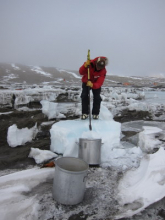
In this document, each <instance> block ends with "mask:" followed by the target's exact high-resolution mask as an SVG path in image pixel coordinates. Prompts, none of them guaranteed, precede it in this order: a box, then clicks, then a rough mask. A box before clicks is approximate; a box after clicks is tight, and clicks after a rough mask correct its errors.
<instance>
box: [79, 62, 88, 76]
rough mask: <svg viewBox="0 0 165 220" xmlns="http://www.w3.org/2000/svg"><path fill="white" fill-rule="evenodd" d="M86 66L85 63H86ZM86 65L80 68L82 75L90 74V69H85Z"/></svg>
mask: <svg viewBox="0 0 165 220" xmlns="http://www.w3.org/2000/svg"><path fill="white" fill-rule="evenodd" d="M84 64H85V63H84ZM84 64H83V65H82V66H81V67H80V69H79V73H80V75H85V74H88V68H85V66H84Z"/></svg>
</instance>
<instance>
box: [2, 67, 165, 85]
mask: <svg viewBox="0 0 165 220" xmlns="http://www.w3.org/2000/svg"><path fill="white" fill-rule="evenodd" d="M13 83H14V84H15V83H18V84H27V85H32V84H48V85H74V86H80V85H81V76H80V75H79V72H78V70H77V71H73V70H64V69H60V68H56V67H44V66H28V65H22V64H14V63H11V64H9V63H0V84H1V86H2V85H5V84H8V85H9V84H13ZM104 86H136V87H146V86H147V87H163V88H165V78H156V77H139V76H117V75H110V74H107V76H106V80H105V82H104Z"/></svg>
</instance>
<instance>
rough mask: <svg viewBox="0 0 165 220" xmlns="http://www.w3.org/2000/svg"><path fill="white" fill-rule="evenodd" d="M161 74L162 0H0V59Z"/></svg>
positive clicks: (164, 48) (164, 70) (164, 68)
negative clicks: (92, 63)
mask: <svg viewBox="0 0 165 220" xmlns="http://www.w3.org/2000/svg"><path fill="white" fill-rule="evenodd" d="M88 49H90V51H91V58H95V57H97V56H107V57H108V58H109V65H108V67H107V70H108V73H110V74H115V75H136V76H138V75H139V76H143V75H150V76H152V75H159V74H164V76H165V0H0V62H13V63H22V64H28V65H42V66H55V67H59V68H64V69H70V70H78V69H79V67H80V66H81V65H82V63H83V62H84V61H85V60H86V57H87V51H88Z"/></svg>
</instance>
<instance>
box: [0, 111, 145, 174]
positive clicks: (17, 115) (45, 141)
mask: <svg viewBox="0 0 165 220" xmlns="http://www.w3.org/2000/svg"><path fill="white" fill-rule="evenodd" d="M11 110H12V109H11V108H10V107H8V108H7V107H6V108H1V109H0V112H3V113H5V112H9V111H11ZM146 115H147V116H149V113H147V112H136V111H132V112H131V111H130V112H128V111H127V112H126V111H124V112H123V114H122V115H120V116H119V117H117V116H116V117H114V120H116V121H118V122H126V121H130V120H142V119H144V118H146ZM75 118H78V116H72V117H71V116H68V118H66V119H63V120H67V119H69V120H71V119H75ZM54 120H55V122H56V121H59V119H58V120H56V119H54ZM0 121H1V123H0V134H1V142H0V169H1V170H2V169H13V168H15V169H24V168H26V167H27V166H29V165H34V164H35V162H34V159H31V158H28V155H29V152H30V149H31V147H33V148H39V149H41V150H49V147H50V133H49V131H50V128H51V126H52V125H44V126H41V123H42V122H47V121H48V118H47V117H46V116H45V115H44V114H43V113H42V111H41V110H34V111H18V110H16V109H14V111H13V112H12V113H10V114H1V115H0ZM36 123H37V127H38V128H39V132H38V134H37V136H36V137H35V139H34V140H33V141H32V142H28V143H26V144H25V145H24V146H23V147H22V146H18V147H15V148H12V147H10V146H9V145H8V143H7V131H8V128H9V127H10V126H11V125H13V124H16V125H17V127H18V128H19V129H21V128H25V127H28V128H32V127H33V126H34V125H35V124H36ZM134 134H135V133H134V132H133V133H132V132H125V135H126V136H128V137H129V136H130V135H134Z"/></svg>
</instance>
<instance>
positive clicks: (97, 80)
mask: <svg viewBox="0 0 165 220" xmlns="http://www.w3.org/2000/svg"><path fill="white" fill-rule="evenodd" d="M102 58H106V57H102ZM97 59H98V57H96V58H95V59H94V60H91V61H90V67H89V70H90V81H91V82H92V83H93V87H92V89H98V88H100V87H101V86H102V85H103V83H104V79H105V76H106V72H107V71H106V69H105V68H104V69H101V70H99V71H97V70H96V64H95V63H96V61H97ZM84 64H85V63H84ZM84 64H83V65H82V66H81V67H80V69H79V73H80V75H83V77H82V82H84V83H87V81H88V68H85V66H84Z"/></svg>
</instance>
